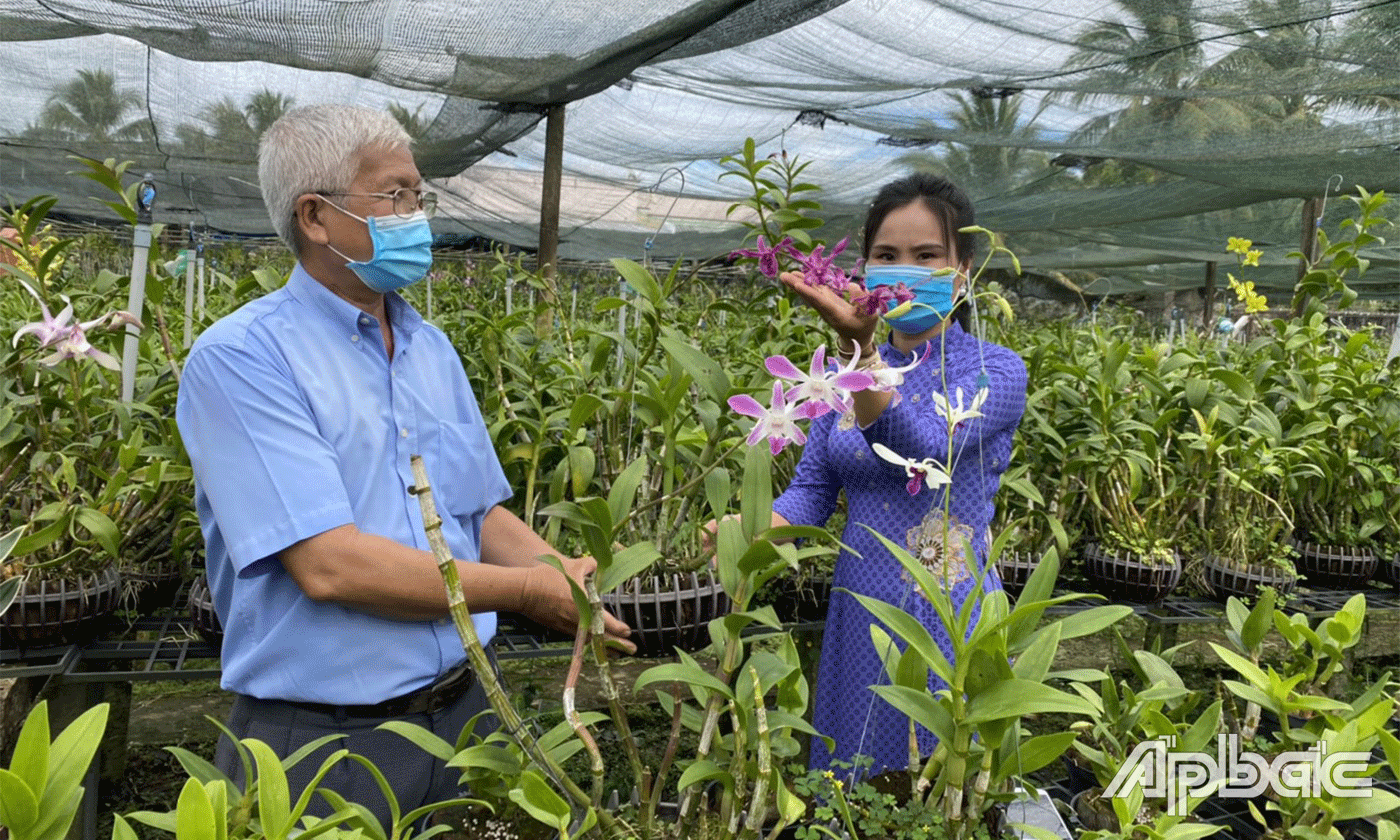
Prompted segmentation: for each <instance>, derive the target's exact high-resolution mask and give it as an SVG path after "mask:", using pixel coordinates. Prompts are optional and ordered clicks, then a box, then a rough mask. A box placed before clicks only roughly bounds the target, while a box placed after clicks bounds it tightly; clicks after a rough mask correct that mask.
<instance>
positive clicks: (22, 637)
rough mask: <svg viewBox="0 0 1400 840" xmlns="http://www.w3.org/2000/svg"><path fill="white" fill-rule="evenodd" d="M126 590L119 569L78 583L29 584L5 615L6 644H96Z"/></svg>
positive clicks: (1, 631)
mask: <svg viewBox="0 0 1400 840" xmlns="http://www.w3.org/2000/svg"><path fill="white" fill-rule="evenodd" d="M121 588H122V578H121V575H120V574H119V573H118V572H117V567H116V566H115V565H108V566H106V567H104V568H103V569H102V570H101V571H98V572H95V573H93V574H91V575H88V576H87V577H84V578H83V579H82V580H79V581H78V582H76V583H74V582H72V581H66V580H44V579H31V580H26V581H25V583H24V586H22V587H20V590H19V596H18V597H17V598H16V599H15V602H14V603H13V604H11V605H10V608H9V609H8V610H6V611H5V614H4V615H2V616H0V641H3V643H4V646H5V647H16V648H36V647H43V646H45V645H53V644H64V643H66V644H79V643H83V642H88V641H91V640H92V639H93V638H95V637H96V635H97V634H98V632H99V631H100V630H101V627H102V625H103V623H104V620H105V619H106V618H108V617H109V616H111V614H112V613H113V612H115V611H116V609H117V601H118V598H119V597H120V595H121Z"/></svg>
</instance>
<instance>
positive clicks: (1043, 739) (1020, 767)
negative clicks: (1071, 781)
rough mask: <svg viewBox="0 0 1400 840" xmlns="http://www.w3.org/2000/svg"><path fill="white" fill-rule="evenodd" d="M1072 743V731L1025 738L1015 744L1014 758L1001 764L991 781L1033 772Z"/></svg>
mask: <svg viewBox="0 0 1400 840" xmlns="http://www.w3.org/2000/svg"><path fill="white" fill-rule="evenodd" d="M1072 743H1074V733H1073V732H1054V733H1051V734H1049V735H1037V736H1035V737H1033V738H1027V739H1025V740H1024V741H1021V742H1020V743H1019V744H1017V745H1016V749H1015V751H1014V753H1013V755H1014V756H1015V760H1014V761H1010V762H1007V763H1006V764H1004V765H1002V766H1001V767H1000V768H999V769H998V770H997V773H996V777H995V778H994V779H993V780H992V781H993V782H994V783H999V782H1003V781H1005V780H1007V779H1008V778H1010V777H1011V776H1013V775H1016V776H1024V775H1027V774H1029V773H1034V772H1035V771H1037V770H1039V769H1040V768H1042V767H1044V766H1046V765H1047V764H1049V763H1050V762H1052V761H1055V760H1056V759H1058V758H1059V757H1060V756H1062V755H1064V754H1065V753H1066V752H1067V751H1068V750H1069V745H1070V744H1072Z"/></svg>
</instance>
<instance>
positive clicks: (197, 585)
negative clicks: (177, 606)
mask: <svg viewBox="0 0 1400 840" xmlns="http://www.w3.org/2000/svg"><path fill="white" fill-rule="evenodd" d="M188 607H189V612H190V623H191V624H193V625H194V630H195V632H196V633H198V634H199V637H200V638H201V639H203V640H204V642H205V644H207V645H209V646H210V647H212V648H215V649H218V648H220V647H222V646H223V643H224V625H223V624H222V623H221V622H220V621H219V615H218V613H216V612H214V595H213V593H211V592H210V591H209V579H208V578H206V577H205V576H204V575H200V576H199V577H197V578H195V581H194V583H192V584H190V597H189V601H188Z"/></svg>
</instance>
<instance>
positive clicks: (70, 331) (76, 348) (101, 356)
mask: <svg viewBox="0 0 1400 840" xmlns="http://www.w3.org/2000/svg"><path fill="white" fill-rule="evenodd" d="M19 283H20V285H21V286H24V288H25V289H26V290H28V291H29V294H30V295H32V296H33V297H34V299H35V300H36V301H38V302H39V309H40V311H41V312H42V313H43V316H44V317H43V319H42V320H39V321H35V322H33V323H30V324H25V325H24V326H22V327H20V328H19V330H18V331H17V332H16V333H15V336H14V338H13V339H12V341H11V346H15V347H17V346H19V340H20V338H21V337H22V336H25V335H31V334H32V335H34V336H35V337H37V338H38V339H39V347H40V348H45V347H52V348H54V352H53V353H50V354H49V355H47V356H45V357H43V358H42V359H40V360H39V364H41V365H45V366H47V367H53V366H54V365H57V364H58V363H59V362H62V361H63V360H65V359H73V358H77V357H78V356H87V357H88V358H90V359H92V360H93V361H95V362H97V363H98V364H99V365H102V366H103V367H105V368H109V369H111V370H120V369H121V364H120V363H118V362H117V360H116V358H114V357H113V356H112V355H111V354H110V353H104V352H103V351H101V350H98V349H97V348H96V347H93V346H92V344H91V343H89V342H88V340H87V333H88V331H89V330H94V329H100V328H103V327H108V328H113V329H115V328H116V327H119V326H121V325H123V324H131V325H133V326H135V327H137V328H138V329H139V328H140V327H141V322H140V321H139V320H138V319H137V318H136V316H134V315H132V314H131V313H130V312H124V311H121V310H117V311H113V312H108V313H107V314H106V315H103V316H102V317H100V318H94V319H93V320H91V321H84V322H82V323H78V324H73V323H69V322H70V321H71V320H72V318H73V304H72V302H70V301H69V300H68V298H67V297H66V296H65V297H64V298H63V301H64V303H67V304H68V305H67V306H65V307H64V308H63V311H61V312H59V313H58V316H57V317H55V316H53V315H52V314H50V313H49V308H48V306H47V305H45V304H44V301H43V299H42V298H40V297H39V295H38V293H36V292H35V291H34V289H32V288H31V287H30V286H29V284H28V283H25V282H24V281H23V280H20V281H19Z"/></svg>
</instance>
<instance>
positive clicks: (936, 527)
mask: <svg viewBox="0 0 1400 840" xmlns="http://www.w3.org/2000/svg"><path fill="white" fill-rule="evenodd" d="M905 540H906V543H905V545H906V546H907V547H908V549H909V553H910V554H912V555H914V556H915V557H917V558H919V561H920V562H921V563H923V564H924V568H926V569H928V570H929V572H931V573H932V574H933V575H934V577H936V578H938V579H939V580H940V581H941V582H942V583H943V585H944V586H945V587H947V588H949V589H951V588H952V587H953V586H956V585H957V584H959V583H964V582H966V581H969V580H972V570H971V569H969V568H968V565H967V563H968V557H970V556H972V552H973V547H972V526H970V525H964V524H962V523H961V522H959V521H958V519H957V517H955V516H950V517H947V518H946V519H945V518H944V516H943V509H942V507H941V506H939V505H934V506H933V507H931V508H930V509H929V512H928V513H927V514H925V515H924V519H923V521H922V522H920V523H919V524H918V525H916V526H914V527H913V528H910V529H909V531H908V532H907V533H906V534H905ZM901 576H904V577H906V578H907V575H906V574H905V573H903V572H901ZM920 594H923V593H922V592H920Z"/></svg>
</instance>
